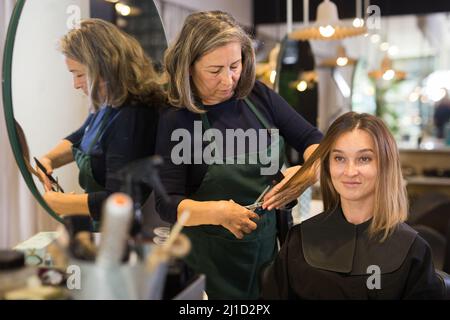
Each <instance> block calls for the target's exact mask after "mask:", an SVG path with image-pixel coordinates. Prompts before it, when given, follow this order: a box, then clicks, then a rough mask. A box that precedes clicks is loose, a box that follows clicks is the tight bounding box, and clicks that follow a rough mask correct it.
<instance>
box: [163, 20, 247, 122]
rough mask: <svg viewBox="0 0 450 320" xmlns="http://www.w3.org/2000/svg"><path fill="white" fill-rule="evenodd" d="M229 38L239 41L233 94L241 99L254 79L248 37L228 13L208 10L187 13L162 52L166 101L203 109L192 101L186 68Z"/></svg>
mask: <svg viewBox="0 0 450 320" xmlns="http://www.w3.org/2000/svg"><path fill="white" fill-rule="evenodd" d="M232 42H238V43H240V45H241V50H242V72H241V77H240V79H239V82H238V84H237V87H236V89H235V95H236V97H237V98H238V99H242V98H244V97H246V96H247V95H248V94H249V93H250V91H251V90H252V88H253V86H254V83H255V52H254V50H253V46H252V40H251V39H250V37H249V36H248V35H247V33H246V32H245V31H244V30H243V29H242V28H241V27H240V26H239V24H238V23H237V22H236V20H234V18H233V17H232V16H231V15H229V14H228V13H225V12H221V11H209V12H196V13H193V14H191V15H189V16H188V17H187V18H186V20H185V22H184V25H183V28H182V30H181V32H180V34H179V35H178V37H177V39H176V40H175V42H174V43H173V44H172V45H171V46H170V47H169V48H168V49H167V51H166V53H165V56H164V63H165V67H166V72H167V77H168V85H167V91H166V92H167V98H168V101H169V103H170V104H171V105H173V106H175V107H179V108H187V109H188V110H190V111H192V112H195V113H203V112H204V110H203V108H202V107H201V106H199V105H198V104H197V103H196V97H195V92H196V89H195V86H194V84H193V83H192V82H191V79H190V75H189V71H190V68H191V66H193V65H194V63H195V62H196V61H198V59H200V58H201V57H202V56H204V55H205V54H207V53H209V52H211V51H212V50H215V49H217V48H220V47H223V46H225V45H227V44H229V43H232Z"/></svg>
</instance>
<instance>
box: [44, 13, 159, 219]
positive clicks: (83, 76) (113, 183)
mask: <svg viewBox="0 0 450 320" xmlns="http://www.w3.org/2000/svg"><path fill="white" fill-rule="evenodd" d="M59 50H60V51H61V53H62V54H63V55H64V57H65V63H66V66H67V69H68V71H69V72H70V73H71V74H72V77H73V86H74V88H75V89H76V90H81V91H82V92H83V93H84V94H85V95H86V96H88V98H89V103H90V113H89V115H88V117H87V119H86V120H85V122H84V123H83V124H82V125H81V127H80V128H79V129H78V130H76V131H75V132H73V133H71V134H69V135H68V136H67V137H65V138H64V139H62V140H61V141H60V142H59V143H58V144H57V145H56V147H55V148H53V149H52V150H50V151H49V152H48V153H46V154H45V155H44V156H42V157H41V158H40V159H39V161H40V162H41V163H42V165H43V166H44V167H45V169H46V171H47V173H48V174H52V173H53V171H54V170H55V169H57V168H60V167H62V166H64V165H67V164H69V163H71V162H73V161H75V162H76V164H77V166H78V168H79V183H80V186H81V187H82V189H83V190H84V191H85V193H84V194H74V193H61V192H55V191H52V183H51V181H50V180H49V179H48V177H47V176H46V175H45V174H44V172H43V171H42V170H38V171H39V174H40V177H41V181H42V182H43V184H44V187H45V194H44V199H45V201H46V202H47V203H48V205H49V206H50V207H51V208H52V209H53V210H54V211H55V212H56V213H57V214H59V215H71V214H85V215H89V216H90V217H91V218H92V219H93V220H94V221H99V220H100V217H101V208H102V203H103V201H104V200H105V199H106V198H107V197H108V196H109V195H110V194H111V193H113V192H117V191H119V190H120V189H121V182H120V181H118V180H117V179H115V177H114V173H116V172H117V171H119V170H120V169H122V168H123V167H124V166H125V165H126V164H128V163H130V162H132V161H134V160H136V159H139V158H143V157H147V156H151V155H153V154H154V149H155V138H156V130H157V123H158V109H159V107H160V106H162V105H163V104H164V103H165V98H164V96H163V94H162V91H161V87H160V85H159V83H158V75H157V74H156V72H155V71H154V69H153V65H152V63H151V61H150V59H149V58H148V57H147V56H146V55H145V53H144V51H143V49H142V47H141V46H140V44H139V43H138V42H137V40H135V39H134V38H132V37H131V36H129V35H127V34H126V33H124V32H122V31H121V30H119V29H118V28H117V27H116V26H115V25H113V24H111V23H109V22H106V21H103V20H100V19H87V20H84V21H82V22H81V24H80V26H79V28H76V29H73V30H71V31H69V32H68V33H67V34H66V35H65V36H63V37H62V38H61V39H60V42H59ZM63 105H64V102H63V101H62V107H64V106H63ZM150 192H151V190H149V189H146V190H144V198H145V197H146V196H148V195H149V194H150Z"/></svg>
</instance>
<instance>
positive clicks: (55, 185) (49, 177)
mask: <svg viewBox="0 0 450 320" xmlns="http://www.w3.org/2000/svg"><path fill="white" fill-rule="evenodd" d="M33 158H34V161H35V162H36V165H37V166H38V168H39V169H40V170H41V171H42V172H43V173H44V174H45V175H46V176H47V178H48V179H49V180H50V182H51V183H52V191H56V192H62V193H64V190H63V188H61V186H60V185H59V183H58V180H57V179H55V178H53V176H52V175H51V174H48V173H47V169H45V167H44V166H43V164H42V163H41V162H40V161H39V160H38V159H36V157H33ZM55 189H56V190H55Z"/></svg>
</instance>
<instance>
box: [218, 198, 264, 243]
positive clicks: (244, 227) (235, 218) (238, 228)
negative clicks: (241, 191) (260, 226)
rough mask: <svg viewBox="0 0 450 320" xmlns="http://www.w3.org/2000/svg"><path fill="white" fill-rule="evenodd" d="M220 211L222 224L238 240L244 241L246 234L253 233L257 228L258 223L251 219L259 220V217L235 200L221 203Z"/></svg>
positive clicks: (219, 203)
mask: <svg viewBox="0 0 450 320" xmlns="http://www.w3.org/2000/svg"><path fill="white" fill-rule="evenodd" d="M218 209H219V214H220V222H221V223H220V224H221V225H222V226H223V227H224V228H226V229H228V230H229V231H230V232H231V233H232V234H234V236H235V237H236V238H238V239H242V238H243V237H244V233H247V234H248V233H251V232H252V231H253V230H255V229H256V228H257V225H256V223H255V222H254V221H252V220H251V219H259V216H258V215H257V214H256V213H254V212H252V211H250V210H247V209H246V208H244V207H243V206H241V205H239V204H237V203H236V202H234V201H233V200H230V201H219V202H218Z"/></svg>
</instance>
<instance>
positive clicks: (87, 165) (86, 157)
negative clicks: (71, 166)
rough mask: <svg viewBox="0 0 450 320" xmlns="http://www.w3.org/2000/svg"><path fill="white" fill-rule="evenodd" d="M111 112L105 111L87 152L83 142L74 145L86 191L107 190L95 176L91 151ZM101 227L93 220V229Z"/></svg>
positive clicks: (80, 181) (82, 185) (74, 155)
mask: <svg viewBox="0 0 450 320" xmlns="http://www.w3.org/2000/svg"><path fill="white" fill-rule="evenodd" d="M109 114H110V110H107V111H106V112H105V114H104V115H103V119H102V122H101V124H100V127H99V128H98V130H97V133H96V134H95V137H94V139H92V142H91V143H90V144H89V147H88V149H87V151H86V152H84V151H83V150H81V148H80V144H81V142H79V143H77V144H74V145H72V153H73V158H74V160H75V162H76V164H77V166H78V169H79V174H78V183H79V184H80V186H81V188H83V190H84V192H85V193H90V192H98V191H104V190H105V187H104V186H102V185H100V184H99V183H98V182H97V181H96V180H95V178H94V174H93V172H92V166H91V155H90V153H91V151H92V148H93V147H94V146H95V144H96V143H97V142H98V139H99V138H100V136H101V135H102V134H103V133H104V131H105V128H106V126H107V124H108V120H109ZM99 227H100V223H99V221H95V220H93V221H92V228H93V231H94V232H97V231H98V230H99Z"/></svg>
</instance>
